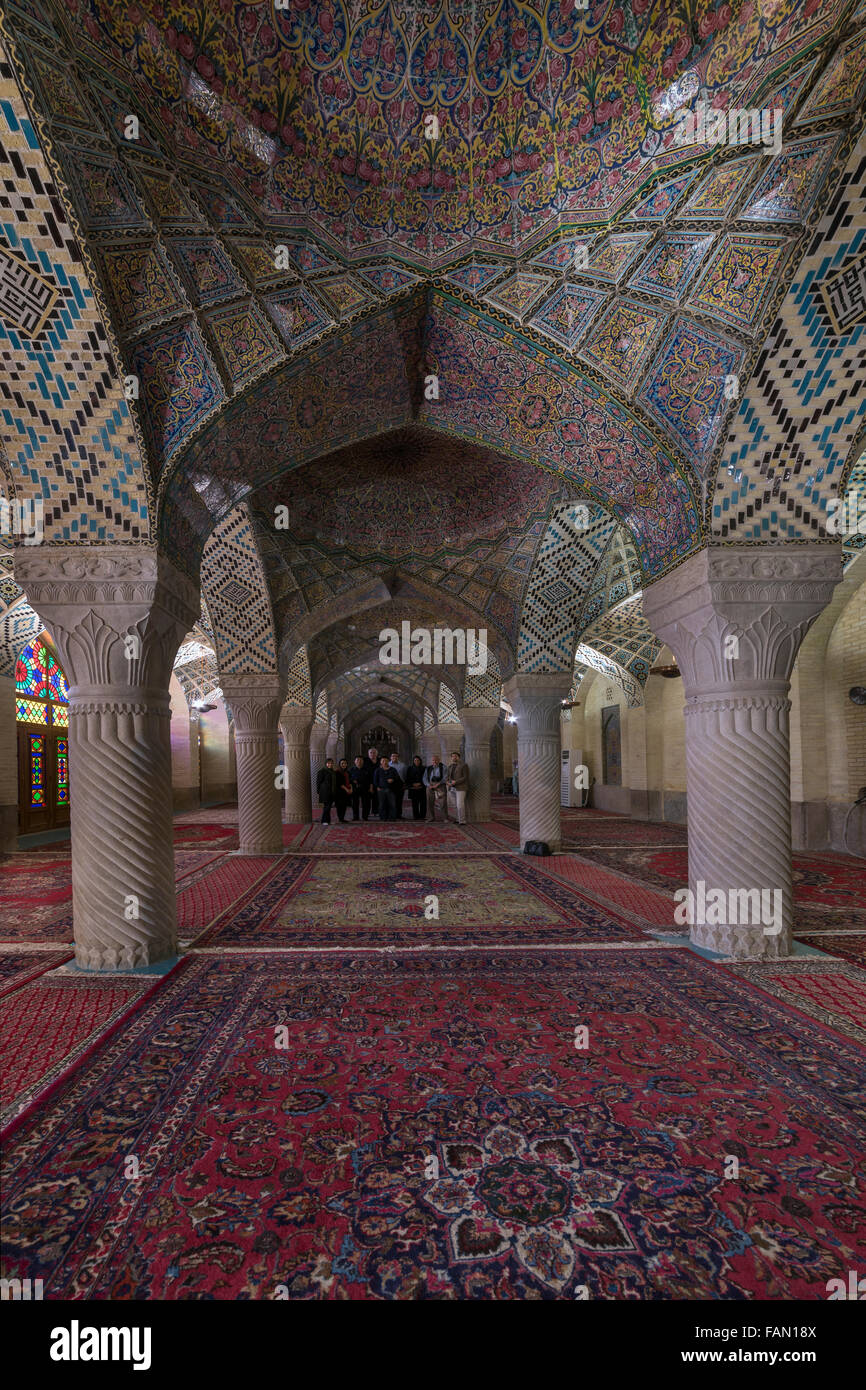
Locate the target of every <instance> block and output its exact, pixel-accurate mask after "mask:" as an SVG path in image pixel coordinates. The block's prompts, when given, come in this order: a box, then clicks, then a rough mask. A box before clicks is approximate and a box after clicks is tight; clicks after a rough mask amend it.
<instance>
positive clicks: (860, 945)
mask: <svg viewBox="0 0 866 1390" xmlns="http://www.w3.org/2000/svg"><path fill="white" fill-rule="evenodd" d="M797 940H798V941H802V942H803V943H804V944H805V945H807V946H814V947H815V949H816V950H818V951H827V952H829V954H830V955H831V956H841V958H842V959H843V960H849V961H851V962H852V963H853V964H854V965H859V966H866V932H846V933H839V934H838V935H834V934H833V933H827V932H814V933H810V932H801V933H800V934H799V935H798V937H797Z"/></svg>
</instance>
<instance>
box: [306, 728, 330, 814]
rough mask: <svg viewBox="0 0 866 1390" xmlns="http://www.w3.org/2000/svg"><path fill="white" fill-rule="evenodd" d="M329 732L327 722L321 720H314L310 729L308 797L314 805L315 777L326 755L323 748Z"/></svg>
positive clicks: (323, 763)
mask: <svg viewBox="0 0 866 1390" xmlns="http://www.w3.org/2000/svg"><path fill="white" fill-rule="evenodd" d="M330 733H331V731H330V729H329V728H328V726H327V724H323V723H322V722H321V720H316V722H315V723H314V724H313V727H312V729H311V730H310V798H311V805H313V806H315V805H316V796H317V793H316V779H317V777H318V775H319V772H320V770H321V769H322V768H323V767H324V766H325V758H326V757H327V756H328V755H327V753H326V752H325V748H326V745H327V742H328V738H329V737H330Z"/></svg>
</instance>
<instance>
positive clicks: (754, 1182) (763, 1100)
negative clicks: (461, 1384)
mask: <svg viewBox="0 0 866 1390" xmlns="http://www.w3.org/2000/svg"><path fill="white" fill-rule="evenodd" d="M581 1025H586V1026H587V1027H588V1030H589V1031H588V1046H587V1047H585V1048H576V1046H575V1042H576V1031H575V1030H576V1028H577V1027H579V1026H581ZM581 1041H582V1039H581ZM830 1052H832V1058H831V1057H830V1056H829V1055H828V1054H829V1053H830ZM864 1068H866V1051H864V1049H862V1048H860V1047H858V1046H857V1045H856V1044H855V1043H854V1042H852V1041H851V1040H850V1039H847V1038H844V1037H842V1036H840V1035H839V1034H838V1033H832V1032H829V1031H827V1030H825V1029H824V1028H823V1027H822V1025H821V1024H820V1023H818V1022H817V1021H814V1020H810V1019H805V1018H803V1017H801V1016H800V1015H798V1014H792V1013H790V1012H787V1011H786V1010H785V1009H784V1008H783V1007H782V1006H781V1005H780V1003H779V1002H778V1001H777V1000H775V999H773V998H771V997H769V996H768V995H767V994H765V993H764V992H762V991H759V990H756V989H754V988H753V987H752V986H751V985H749V984H748V983H747V982H745V981H744V980H742V979H739V978H737V977H736V976H735V975H733V974H732V973H730V972H728V971H725V970H721V969H719V968H718V967H712V966H709V965H707V964H706V963H705V962H703V961H701V960H699V959H697V958H696V957H695V956H693V955H691V954H690V953H689V952H687V951H682V950H680V951H678V950H671V949H664V950H656V951H609V952H593V951H583V952H581V951H573V952H562V951H554V952H550V953H545V952H521V951H498V952H491V953H484V952H481V953H478V954H474V953H470V954H466V953H458V954H456V955H453V954H449V953H447V952H444V953H431V954H423V953H421V954H416V953H409V954H404V955H394V956H385V957H382V956H381V955H376V956H372V955H363V954H362V955H358V956H353V955H351V954H349V955H342V954H336V955H335V954H325V955H320V954H315V953H313V954H309V955H299V956H298V957H295V958H293V959H292V961H291V964H290V965H287V963H286V960H285V957H273V956H267V955H259V956H246V957H244V958H243V959H237V958H233V957H223V958H215V957H198V958H192V959H190V960H189V961H187V962H184V964H183V965H182V966H181V967H180V968H179V970H178V971H176V972H175V973H174V974H173V975H172V976H171V977H169V978H168V979H167V980H166V981H165V982H164V983H163V985H162V987H161V989H160V991H159V992H158V993H157V994H156V995H155V996H153V997H152V998H151V999H149V1000H148V1001H146V1002H145V1004H144V1005H143V1006H142V1007H140V1008H139V1009H137V1010H136V1011H135V1012H134V1013H133V1014H132V1016H131V1018H130V1019H129V1020H128V1021H127V1022H126V1023H125V1025H124V1027H123V1029H122V1030H120V1031H118V1032H116V1033H115V1034H114V1035H113V1036H112V1037H111V1038H110V1039H109V1040H108V1041H107V1042H105V1043H104V1044H103V1045H102V1046H101V1047H99V1048H98V1050H97V1051H96V1052H95V1053H94V1054H92V1055H91V1056H90V1057H89V1058H88V1059H87V1061H86V1062H85V1063H84V1065H82V1066H80V1067H79V1068H78V1069H77V1070H76V1071H75V1073H74V1074H73V1075H71V1076H70V1077H68V1078H67V1079H66V1080H65V1081H64V1082H63V1083H62V1084H61V1085H60V1086H59V1087H57V1088H56V1089H55V1091H54V1092H53V1094H52V1095H51V1096H50V1097H49V1099H48V1100H47V1102H43V1103H42V1104H41V1105H40V1107H39V1108H38V1110H37V1111H36V1112H35V1113H31V1114H30V1115H28V1116H26V1117H25V1118H24V1119H22V1120H21V1121H20V1122H19V1124H18V1125H17V1127H16V1128H15V1131H14V1133H13V1134H12V1135H11V1137H10V1138H9V1140H8V1141H7V1143H6V1145H5V1159H4V1165H5V1171H4V1174H3V1192H4V1201H5V1210H6V1215H5V1221H4V1251H5V1261H4V1269H3V1273H4V1275H5V1276H6V1277H19V1278H28V1277H29V1278H41V1279H42V1280H43V1281H44V1296H45V1298H46V1299H62V1298H78V1299H88V1298H92V1299H112V1298H113V1299H125V1300H131V1299H134V1300H151V1299H161V1298H170V1299H182V1298H205V1299H238V1298H241V1299H268V1300H271V1299H273V1298H275V1297H280V1296H285V1295H286V1294H287V1295H288V1296H289V1297H290V1298H293V1299H308V1300H327V1299H340V1298H349V1299H380V1300H390V1299H430V1298H434V1299H456V1298H460V1299H491V1300H493V1299H496V1300H500V1299H506V1300H508V1299H525V1298H530V1299H532V1298H536V1299H537V1298H541V1299H552V1298H562V1299H568V1300H572V1299H574V1298H575V1297H576V1296H581V1291H583V1290H585V1291H586V1293H587V1294H588V1296H589V1297H590V1298H591V1299H593V1300H594V1299H599V1298H604V1299H624V1298H631V1299H643V1300H656V1299H658V1300H662V1299H664V1300H669V1299H678V1298H689V1299H695V1300H707V1299H753V1298H761V1299H771V1300H780V1299H792V1298H803V1299H810V1300H814V1299H824V1298H826V1283H827V1280H828V1279H830V1278H835V1277H838V1276H839V1275H840V1274H841V1275H843V1276H845V1275H846V1272H847V1271H848V1270H849V1269H858V1268H859V1269H862V1268H864V1266H866V1226H864V1223H863V1221H862V1212H863V1204H864V1202H866V1178H864V1174H863V1169H862V1164H861V1159H862V1152H863V1144H864V1138H866V1106H864V1099H863V1096H864V1092H863V1080H864ZM120 1117H122V1123H120V1122H119V1120H120ZM129 1153H134V1154H135V1155H136V1156H137V1158H138V1160H139V1164H140V1173H141V1176H140V1178H138V1179H137V1180H135V1181H134V1182H133V1181H129V1180H127V1179H126V1178H125V1176H124V1158H125V1156H126V1155H128V1154H129ZM732 1158H734V1159H736V1160H737V1162H738V1164H739V1172H738V1177H737V1179H736V1180H731V1178H730V1174H729V1172H728V1171H727V1170H728V1169H729V1167H730V1161H731V1159H732Z"/></svg>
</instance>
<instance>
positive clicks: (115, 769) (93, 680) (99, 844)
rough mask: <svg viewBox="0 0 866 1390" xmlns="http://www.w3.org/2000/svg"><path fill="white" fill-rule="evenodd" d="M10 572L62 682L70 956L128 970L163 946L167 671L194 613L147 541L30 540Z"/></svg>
mask: <svg viewBox="0 0 866 1390" xmlns="http://www.w3.org/2000/svg"><path fill="white" fill-rule="evenodd" d="M15 565H16V575H17V577H18V579H19V582H20V583H21V584H22V586H23V587H24V589H25V591H26V593H27V597H28V599H29V600H30V602H31V603H32V604H33V605H34V607H35V608H36V611H37V612H38V613H39V615H40V617H41V618H42V620H43V622H45V623H46V624H47V625H48V626H49V627H50V630H51V633H52V636H53V638H54V641H55V642H56V644H57V646H58V649H59V651H60V659H61V663H62V665H63V668H64V670H65V672H66V676H67V678H68V680H69V682H70V691H69V789H70V798H69V800H70V806H69V809H70V822H71V832H72V912H73V932H74V937H75V959H76V961H77V963H78V964H79V965H80V966H82V967H83V968H84V969H87V970H101V971H112V970H129V969H133V968H135V967H137V966H146V965H152V964H155V963H156V962H158V961H162V960H166V959H169V958H171V957H172V956H173V955H175V954H176V951H177V917H176V897H175V874H174V847H173V836H172V794H171V738H170V726H171V705H170V699H169V693H168V682H169V677H170V674H171V668H172V662H173V660H174V656H175V653H176V652H177V648H178V645H179V643H180V640H181V638H182V637H183V635H184V633H185V632H188V631H189V630H190V628H191V627H192V626H193V623H194V622H195V620H196V617H197V615H198V611H199V601H198V594H197V591H196V589H195V586H194V585H193V584H192V582H191V581H190V580H189V579H188V578H187V577H186V576H185V575H183V574H181V572H180V571H178V570H176V569H175V568H174V566H173V565H172V564H171V563H170V562H169V561H168V560H167V559H166V558H165V557H164V556H163V555H161V554H159V552H158V551H156V550H153V549H151V548H150V547H147V546H141V547H122V546H94V547H92V548H90V547H86V548H82V547H80V546H63V545H61V546H50V545H45V546H40V547H38V549H36V550H34V551H32V552H30V553H29V554H28V553H22V554H20V555H19V556H18V557H16V562H15Z"/></svg>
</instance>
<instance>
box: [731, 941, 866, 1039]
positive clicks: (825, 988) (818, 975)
mask: <svg viewBox="0 0 866 1390" xmlns="http://www.w3.org/2000/svg"><path fill="white" fill-rule="evenodd" d="M730 968H731V969H732V970H733V971H734V973H735V974H737V975H739V976H741V978H742V979H744V980H750V981H751V983H752V984H754V985H758V986H759V987H760V988H761V989H765V990H767V991H768V993H770V994H773V995H775V996H776V998H777V999H783V1000H784V1001H785V1003H786V1004H793V1005H795V1006H796V1007H797V1008H798V1009H802V1010H803V1012H804V1013H807V1014H810V1015H811V1016H812V1017H813V1018H819V1019H820V1020H821V1022H822V1023H829V1025H830V1026H831V1028H838V1030H839V1032H840V1033H847V1035H848V1036H849V1037H850V1038H856V1039H857V1041H858V1042H860V1043H866V971H864V970H858V969H856V968H855V967H854V966H853V965H849V964H848V962H847V961H831V960H819V959H817V958H815V957H812V958H810V959H807V960H786V961H774V962H772V963H771V962H769V961H751V962H749V963H747V964H738V965H732V966H731V967H730Z"/></svg>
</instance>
